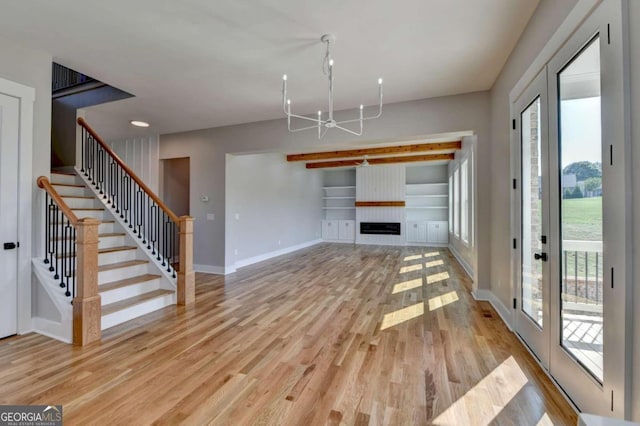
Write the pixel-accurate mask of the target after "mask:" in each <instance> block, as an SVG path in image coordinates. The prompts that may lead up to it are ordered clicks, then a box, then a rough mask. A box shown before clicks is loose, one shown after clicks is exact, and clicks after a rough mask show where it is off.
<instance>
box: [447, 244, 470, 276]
mask: <svg viewBox="0 0 640 426" xmlns="http://www.w3.org/2000/svg"><path fill="white" fill-rule="evenodd" d="M449 251H450V252H451V254H452V255H453V257H455V258H456V260H457V261H458V263H459V264H460V266H462V269H464V271H465V272H466V273H467V275H469V278H471V279H472V280H473V268H472V267H471V265H469V264H468V263H467V261H466V260H464V258H463V257H462V255H461V254H460V252H459V251H458V250H456V248H455V247H454V246H453V245H449Z"/></svg>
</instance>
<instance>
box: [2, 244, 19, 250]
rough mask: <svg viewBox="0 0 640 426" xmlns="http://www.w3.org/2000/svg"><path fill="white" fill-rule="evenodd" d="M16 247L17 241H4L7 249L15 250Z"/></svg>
mask: <svg viewBox="0 0 640 426" xmlns="http://www.w3.org/2000/svg"><path fill="white" fill-rule="evenodd" d="M16 247H17V245H16V243H4V249H5V250H13V249H14V248H16Z"/></svg>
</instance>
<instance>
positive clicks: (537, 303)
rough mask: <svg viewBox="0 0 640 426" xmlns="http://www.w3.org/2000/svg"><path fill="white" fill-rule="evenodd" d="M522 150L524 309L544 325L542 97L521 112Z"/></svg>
mask: <svg viewBox="0 0 640 426" xmlns="http://www.w3.org/2000/svg"><path fill="white" fill-rule="evenodd" d="M520 123H521V131H520V133H521V135H520V140H521V144H522V146H521V153H522V164H521V172H522V206H521V209H522V221H521V225H522V262H521V264H522V271H521V274H522V275H521V277H522V285H521V300H522V303H521V304H520V306H521V309H522V311H523V312H524V314H525V315H527V316H528V317H529V318H530V319H531V320H532V321H533V322H534V323H535V324H537V325H538V326H539V327H542V326H543V318H542V317H543V316H542V312H543V309H542V308H543V297H542V288H543V285H542V279H543V276H542V262H541V260H542V147H541V139H542V138H541V130H542V129H541V123H540V97H539V96H538V97H537V98H536V99H535V101H533V103H532V104H531V105H529V106H528V107H527V109H525V110H524V111H523V112H522V113H521V114H520Z"/></svg>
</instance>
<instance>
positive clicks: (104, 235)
mask: <svg viewBox="0 0 640 426" xmlns="http://www.w3.org/2000/svg"><path fill="white" fill-rule="evenodd" d="M126 235H127V234H125V233H124V232H108V233H106V234H98V238H108V237H124V236H126ZM69 239H71V236H69V235H67V237H66V238H65V237H58V238H56V241H59V240H69Z"/></svg>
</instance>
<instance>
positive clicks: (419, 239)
mask: <svg viewBox="0 0 640 426" xmlns="http://www.w3.org/2000/svg"><path fill="white" fill-rule="evenodd" d="M407 242H409V243H426V242H427V224H426V223H425V222H414V221H409V222H407Z"/></svg>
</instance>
